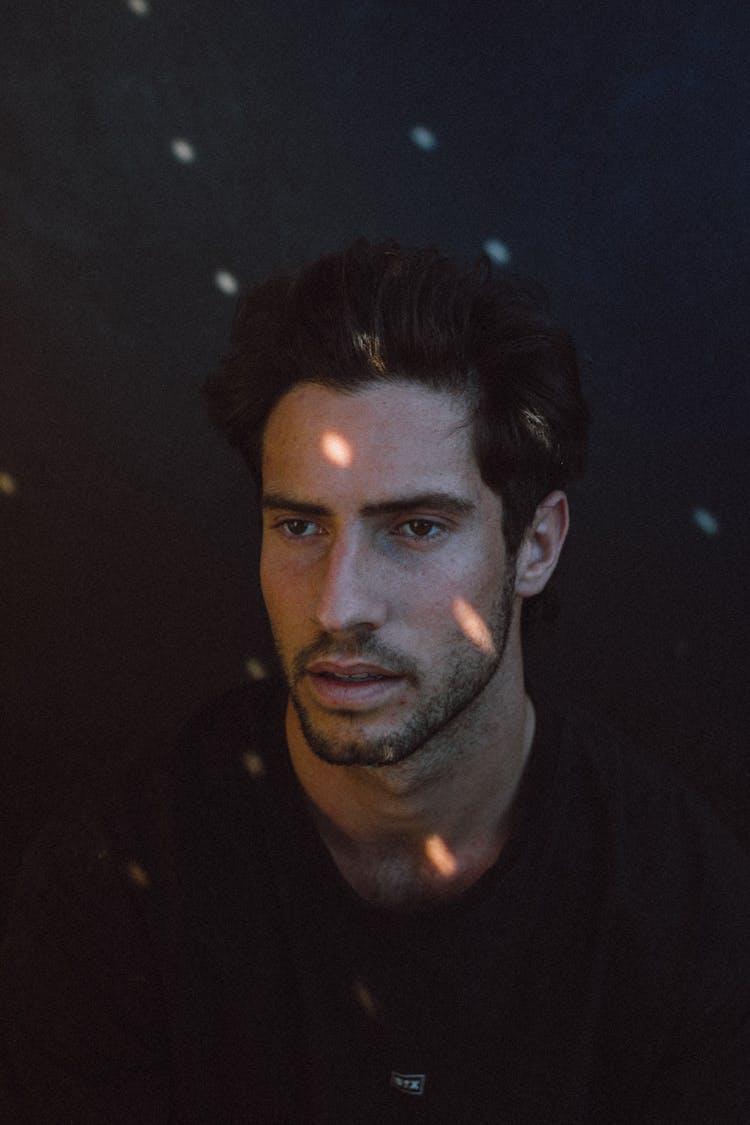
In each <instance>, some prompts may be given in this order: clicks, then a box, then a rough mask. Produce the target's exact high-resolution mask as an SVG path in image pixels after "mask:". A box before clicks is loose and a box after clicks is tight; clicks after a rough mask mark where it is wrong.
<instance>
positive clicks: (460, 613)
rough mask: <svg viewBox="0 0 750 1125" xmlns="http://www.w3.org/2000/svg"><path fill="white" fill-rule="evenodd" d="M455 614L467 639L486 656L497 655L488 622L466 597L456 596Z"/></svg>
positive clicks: (454, 601)
mask: <svg viewBox="0 0 750 1125" xmlns="http://www.w3.org/2000/svg"><path fill="white" fill-rule="evenodd" d="M451 609H452V611H453V616H454V618H455V619H456V623H457V624H458V627H459V629H460V630H461V632H462V633H463V635H464V636H465V637H466V638H467V640H469V641H471V643H472V644H473V645H476V647H477V648H478V649H479V651H480V652H483V653H484V655H485V656H495V654H496V649H495V642H494V641H493V639H492V633H491V632H490V628H489V626H488V624H487V622H486V621H485V620H484V618H483V617H482V615H481V614H479V613H477V611H476V610H475V609H474V606H473V605H470V604H469V602H467V601H466V599H465V598H461V597H456V598H454V599H453V602H452V604H451Z"/></svg>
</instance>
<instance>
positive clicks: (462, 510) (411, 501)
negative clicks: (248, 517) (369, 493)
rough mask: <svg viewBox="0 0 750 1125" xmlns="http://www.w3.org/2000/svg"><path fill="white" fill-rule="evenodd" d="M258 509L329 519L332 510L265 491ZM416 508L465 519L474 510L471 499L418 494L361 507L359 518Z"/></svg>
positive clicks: (431, 493)
mask: <svg viewBox="0 0 750 1125" xmlns="http://www.w3.org/2000/svg"><path fill="white" fill-rule="evenodd" d="M262 507H263V510H264V511H273V512H280V511H284V512H298V513H299V514H300V515H301V516H332V515H333V514H334V513H333V510H332V509H331V508H328V507H326V505H325V504H311V503H309V502H308V501H306V500H297V499H295V497H293V496H286V495H284V493H281V492H267V493H265V494H264V496H263V500H262ZM419 509H422V510H426V509H438V510H439V511H441V512H445V513H446V514H447V515H452V516H466V515H470V514H471V513H472V512H474V511H476V504H475V503H474V501H473V500H467V499H465V498H464V497H463V496H456V495H455V494H454V493H452V492H418V493H416V494H415V495H413V496H395V497H393V499H390V500H379V501H377V503H374V504H365V505H363V507H362V508H360V515H362V516H365V517H368V516H393V515H399V514H400V513H401V512H413V511H417V510H419Z"/></svg>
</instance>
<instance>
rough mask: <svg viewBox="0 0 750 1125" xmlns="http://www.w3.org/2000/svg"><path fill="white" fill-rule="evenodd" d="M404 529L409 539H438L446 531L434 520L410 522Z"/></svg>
mask: <svg viewBox="0 0 750 1125" xmlns="http://www.w3.org/2000/svg"><path fill="white" fill-rule="evenodd" d="M402 527H403V528H405V529H406V530H405V534H406V536H407V538H409V539H436V538H437V537H438V535H440V534H441V533H442V532H443V531H444V530H445V528H444V527H442V526H441V525H440V524H439V523H435V521H434V520H408V521H407V523H405V524H403V525H402Z"/></svg>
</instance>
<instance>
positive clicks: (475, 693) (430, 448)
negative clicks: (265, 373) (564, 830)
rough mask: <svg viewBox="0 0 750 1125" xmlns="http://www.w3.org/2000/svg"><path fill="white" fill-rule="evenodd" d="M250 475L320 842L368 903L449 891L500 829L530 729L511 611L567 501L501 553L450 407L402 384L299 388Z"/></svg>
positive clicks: (550, 555) (295, 739)
mask: <svg viewBox="0 0 750 1125" xmlns="http://www.w3.org/2000/svg"><path fill="white" fill-rule="evenodd" d="M262 473H263V509H264V517H263V546H262V554H261V584H262V589H263V596H264V598H265V602H266V607H267V609H268V614H269V618H270V621H271V626H272V629H273V632H274V637H275V641H276V645H277V648H278V651H279V655H280V658H281V661H282V664H283V667H284V670H285V672H286V675H287V678H288V680H289V683H290V691H291V695H290V701H289V704H288V708H287V721H286V733H287V740H288V745H289V751H290V755H291V760H292V763H293V766H294V769H295V771H296V773H297V776H298V778H299V780H300V783H301V785H302V786H303V788H304V790H305V791H306V793H307V795H308V797H309V800H310V802H311V807H312V809H313V813H314V815H315V818H316V822H317V824H318V827H319V830H320V833H321V835H322V838H323V840H324V841H325V843H326V845H327V847H328V849H329V851H330V852H331V854H332V856H333V858H334V860H335V862H336V864H337V865H338V867H339V870H340V871H341V873H342V874H343V876H344V877H345V878H346V879H347V880H348V882H349V883H350V884H351V885H352V886H353V887H354V889H355V890H356V891H357V892H358V893H359V894H360V895H362V897H364V898H365V899H367V900H369V901H372V902H376V903H379V904H380V905H384V906H389V907H401V908H404V907H410V908H413V907H415V906H421V905H425V904H428V903H431V902H436V901H441V900H445V899H449V898H452V897H455V896H456V895H457V894H460V893H461V892H462V891H463V890H464V889H465V888H466V887H467V886H469V885H471V883H473V882H475V881H476V879H478V878H479V876H480V875H481V874H482V873H483V872H484V871H485V870H487V868H488V867H490V866H491V865H492V864H493V863H494V862H495V860H496V859H497V857H498V855H499V853H500V851H501V849H502V846H503V843H504V841H505V839H506V838H507V835H508V832H509V824H510V814H511V810H512V806H513V799H514V796H515V794H516V790H517V786H518V782H519V780H520V777H521V774H522V771H523V767H524V764H525V761H526V757H527V755H528V752H529V749H530V747H531V743H532V739H533V734H534V723H535V719H534V710H533V706H532V704H531V701H530V700H529V698H528V696H527V694H526V692H525V688H524V679H523V662H522V652H521V629H520V621H521V605H522V601H523V599H525V598H528V597H531V596H532V595H534V594H538V593H539V592H540V591H541V590H542V589H543V588H544V586H545V585H546V583H547V581H548V580H549V578H550V576H551V575H552V573H553V571H554V569H555V566H556V565H557V561H558V558H559V555H560V551H561V549H562V546H563V543H564V541H565V537H566V534H567V530H568V504H567V500H566V497H565V495H564V493H562V492H559V491H556V492H553V493H551V494H550V495H549V496H547V497H546V498H545V499H544V500H543V501H542V503H541V504H540V505H539V507H538V508H537V510H536V513H535V515H534V518H533V521H532V523H531V525H530V527H529V529H528V530H527V534H526V536H525V539H524V541H523V543H522V545H521V547H520V549H519V550H518V552H517V554H516V557H515V558H509V557H508V554H507V551H506V546H505V540H504V536H503V531H502V501H501V499H500V498H499V497H498V496H497V495H496V494H495V493H494V492H493V491H492V490H491V489H490V488H489V487H488V486H487V485H486V484H485V483H484V481H483V480H482V478H481V475H480V472H479V469H478V466H477V464H476V460H475V457H474V453H473V450H472V443H471V428H470V425H469V423H468V420H467V411H466V408H465V405H464V403H463V401H462V400H461V399H459V398H456V397H455V396H452V395H449V394H447V393H442V392H436V391H432V390H430V389H428V388H426V387H424V386H420V385H417V384H410V383H407V382H399V383H390V384H385V383H374V384H369V385H368V386H366V387H365V388H363V389H362V390H359V391H357V393H356V394H345V393H342V392H339V391H333V390H330V389H327V388H324V387H321V386H319V385H315V384H311V383H298V384H297V385H296V386H294V387H293V388H292V389H291V390H290V391H289V392H288V393H287V394H286V395H285V396H284V397H283V398H282V399H281V400H280V401H279V403H278V404H277V405H276V407H275V409H274V410H273V412H272V414H271V416H270V418H269V420H268V424H267V426H266V430H265V434H264V443H263V461H262ZM347 676H348V677H354V679H351V678H350V679H349V680H348V681H347V680H346V679H345V678H344V677H347Z"/></svg>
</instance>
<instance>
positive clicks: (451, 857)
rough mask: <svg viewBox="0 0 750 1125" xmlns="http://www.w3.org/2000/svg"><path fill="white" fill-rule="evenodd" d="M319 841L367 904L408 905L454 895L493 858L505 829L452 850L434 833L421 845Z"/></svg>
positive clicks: (443, 900)
mask: <svg viewBox="0 0 750 1125" xmlns="http://www.w3.org/2000/svg"><path fill="white" fill-rule="evenodd" d="M323 839H324V843H325V844H326V847H327V848H328V851H329V852H330V854H331V857H332V859H333V861H334V863H335V864H336V867H337V868H338V870H339V873H340V874H341V876H342V877H343V879H344V880H345V882H346V883H348V885H349V886H350V887H351V888H352V890H353V891H354V892H355V893H356V894H357V895H359V897H360V898H362V899H364V900H365V902H369V903H370V904H372V905H373V906H380V907H383V908H384V909H388V910H399V911H404V912H406V911H413V910H421V909H425V908H427V907H430V906H439V905H441V904H446V903H449V902H453V901H454V900H456V899H458V898H460V896H461V895H462V894H464V892H465V891H467V890H468V889H469V887H471V886H473V885H474V883H476V882H477V881H478V880H479V879H480V878H481V877H482V875H484V874H485V872H486V871H488V870H489V869H490V868H491V867H492V866H493V865H494V864H495V863H496V861H497V859H498V857H499V855H500V853H501V851H502V848H503V845H504V843H505V835H502V836H500V837H499V838H498V839H495V840H493V841H492V842H491V843H488V844H487V845H486V846H484V847H480V846H479V845H478V844H476V845H474V846H473V847H470V848H465V849H463V850H462V851H461V852H460V853H458V854H455V853H454V852H452V851H451V849H450V848H449V847H448V846H447V845H446V844H444V843H443V842H442V840H440V838H439V837H437V836H433V837H427V838H426V839H425V840H424V841H423V843H422V847H421V848H420V849H419V850H418V851H415V850H414V849H413V848H410V849H407V848H404V847H398V846H392V847H388V848H383V847H376V848H374V849H373V848H362V849H352V848H348V847H341V845H340V842H339V845H338V846H336V845H335V844H332V842H331V840H330V839H326V838H325V835H324V836H323Z"/></svg>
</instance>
